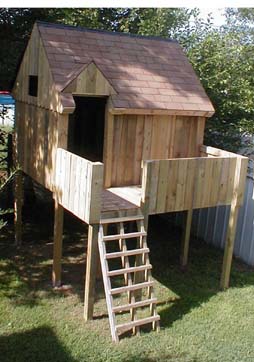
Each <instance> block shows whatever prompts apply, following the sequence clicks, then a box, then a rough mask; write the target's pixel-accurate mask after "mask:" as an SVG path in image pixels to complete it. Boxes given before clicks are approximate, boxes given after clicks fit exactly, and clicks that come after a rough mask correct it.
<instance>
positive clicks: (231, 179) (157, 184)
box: [142, 146, 248, 214]
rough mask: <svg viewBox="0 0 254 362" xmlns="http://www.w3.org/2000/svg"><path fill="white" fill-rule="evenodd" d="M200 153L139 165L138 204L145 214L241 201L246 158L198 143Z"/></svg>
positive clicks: (150, 161)
mask: <svg viewBox="0 0 254 362" xmlns="http://www.w3.org/2000/svg"><path fill="white" fill-rule="evenodd" d="M201 152H202V156H203V157H197V158H178V159H167V160H149V161H145V162H144V164H143V176H142V203H143V204H144V205H146V209H147V212H148V213H149V214H157V213H165V212H170V211H183V210H190V209H197V208H204V207H212V206H216V205H227V204H231V202H232V199H233V195H234V194H237V203H238V204H241V203H242V198H243V193H244V180H245V174H246V170H247V163H248V159H247V158H246V157H243V156H240V155H237V154H234V153H230V152H226V151H222V150H219V149H216V148H213V147H206V146H202V148H201Z"/></svg>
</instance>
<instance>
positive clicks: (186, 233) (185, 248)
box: [180, 209, 193, 268]
mask: <svg viewBox="0 0 254 362" xmlns="http://www.w3.org/2000/svg"><path fill="white" fill-rule="evenodd" d="M192 215H193V210H192V209H191V210H187V211H186V216H185V225H184V230H183V235H182V247H181V249H182V251H181V257H180V264H181V267H183V268H185V267H186V266H187V263H188V256H189V245H190V232H191V221H192Z"/></svg>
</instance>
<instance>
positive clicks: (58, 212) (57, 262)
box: [52, 198, 64, 287]
mask: <svg viewBox="0 0 254 362" xmlns="http://www.w3.org/2000/svg"><path fill="white" fill-rule="evenodd" d="M63 218H64V209H63V207H62V206H61V205H60V204H59V202H58V200H57V198H55V220H54V246H53V271H52V283H53V286H54V287H58V286H60V285H61V273H62V265H61V259H62V240H63Z"/></svg>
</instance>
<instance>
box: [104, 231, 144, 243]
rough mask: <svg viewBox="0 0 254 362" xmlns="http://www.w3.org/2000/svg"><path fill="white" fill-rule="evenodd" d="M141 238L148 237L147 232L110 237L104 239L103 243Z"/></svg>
mask: <svg viewBox="0 0 254 362" xmlns="http://www.w3.org/2000/svg"><path fill="white" fill-rule="evenodd" d="M139 236H146V232H143V231H138V232H135V233H127V234H115V235H108V236H104V237H103V241H111V240H119V239H131V238H138V237H139Z"/></svg>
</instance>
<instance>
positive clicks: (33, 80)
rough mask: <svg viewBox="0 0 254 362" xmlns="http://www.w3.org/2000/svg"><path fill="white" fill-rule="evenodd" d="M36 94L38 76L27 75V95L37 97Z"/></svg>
mask: <svg viewBox="0 0 254 362" xmlns="http://www.w3.org/2000/svg"><path fill="white" fill-rule="evenodd" d="M37 93H38V76H37V75H29V84H28V94H29V95H30V96H32V97H37Z"/></svg>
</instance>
